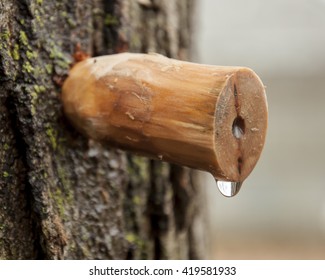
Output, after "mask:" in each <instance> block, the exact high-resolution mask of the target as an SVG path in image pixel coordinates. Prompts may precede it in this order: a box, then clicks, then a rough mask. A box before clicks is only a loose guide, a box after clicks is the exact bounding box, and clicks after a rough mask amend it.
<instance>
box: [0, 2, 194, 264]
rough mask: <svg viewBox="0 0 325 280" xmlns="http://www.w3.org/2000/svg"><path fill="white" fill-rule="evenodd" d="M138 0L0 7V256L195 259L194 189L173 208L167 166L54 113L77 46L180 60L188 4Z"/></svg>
mask: <svg viewBox="0 0 325 280" xmlns="http://www.w3.org/2000/svg"><path fill="white" fill-rule="evenodd" d="M141 2H142V1H131V0H127V1H122V0H115V1H100V0H93V1H90V0H82V1H70V0H69V1H68V0H62V1H39V0H23V1H18V0H15V1H11V0H1V1H0V13H1V22H0V58H1V60H0V81H1V83H0V109H1V110H0V205H1V207H0V258H2V259H36V258H40V259H126V258H129V259H152V258H169V259H171V258H196V257H200V256H199V255H198V254H194V253H191V252H193V251H195V252H196V251H197V252H198V251H199V250H198V248H196V245H195V244H193V243H191V240H192V239H191V238H192V237H191V234H193V232H194V231H193V230H192V227H193V225H194V221H195V220H196V219H197V218H198V217H199V215H198V214H197V213H198V209H196V210H195V211H194V212H191V213H190V214H189V212H187V211H188V210H187V207H188V209H192V208H191V206H190V205H192V204H193V203H194V202H195V199H196V195H199V193H200V192H199V191H198V192H196V193H195V192H194V193H192V196H191V197H188V201H187V203H188V205H185V206H184V207H185V208H183V209H182V210H181V213H180V212H179V211H180V209H181V208H179V207H178V205H177V204H175V203H176V202H177V201H178V200H177V199H176V198H175V197H176V196H177V195H182V194H181V192H179V191H177V190H178V189H179V188H182V187H184V186H181V185H180V184H179V183H175V182H176V179H175V174H174V175H173V176H172V175H171V174H173V172H172V170H173V168H174V167H171V166H170V165H168V164H166V163H161V162H155V161H152V160H149V159H145V158H139V157H135V156H132V155H130V154H126V153H125V152H121V151H118V150H116V149H112V148H109V147H105V146H103V145H101V144H99V143H96V142H94V141H92V140H89V139H86V138H85V137H84V136H82V135H81V134H80V133H79V132H77V131H76V130H75V129H74V128H73V127H72V126H71V125H70V123H69V122H68V121H67V120H66V118H65V116H64V114H63V112H62V106H61V102H60V87H61V83H62V81H63V80H64V77H65V76H66V75H67V74H68V71H69V67H70V64H71V63H72V62H73V60H72V53H73V51H74V48H75V46H76V45H77V44H80V45H81V47H82V49H83V50H84V51H86V52H88V53H89V54H90V55H102V54H111V53H115V52H120V51H124V50H129V51H134V52H140V51H141V52H148V51H155V52H159V53H162V54H165V55H168V56H171V57H178V58H182V59H184V58H186V57H187V54H188V51H189V49H190V44H189V43H190V42H189V33H190V31H189V30H190V25H189V19H188V18H189V16H190V14H191V11H192V7H193V4H192V1H186V0H182V1H176V0H175V1H151V2H150V1H149V2H150V3H151V4H150V5H143V4H142V3H141ZM143 19H146V20H143ZM188 173H189V171H187V173H186V174H187V175H184V176H185V177H186V176H189V174H188ZM189 184H191V183H190V182H189ZM190 211H192V210H190ZM194 213H196V214H195V215H194ZM182 219H184V221H182ZM185 220H186V221H185ZM179 223H180V224H181V223H183V224H184V225H186V226H182V227H179V226H178V225H177V224H179ZM180 240H182V241H181V242H179V241H180Z"/></svg>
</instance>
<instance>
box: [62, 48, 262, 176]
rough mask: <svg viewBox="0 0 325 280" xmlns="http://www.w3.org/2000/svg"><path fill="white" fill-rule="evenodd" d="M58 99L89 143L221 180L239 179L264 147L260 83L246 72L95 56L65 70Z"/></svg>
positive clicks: (152, 58)
mask: <svg viewBox="0 0 325 280" xmlns="http://www.w3.org/2000/svg"><path fill="white" fill-rule="evenodd" d="M62 101H63V106H64V111H65V113H66V115H67V116H68V118H69V119H70V120H71V122H72V123H73V124H74V125H75V126H76V128H77V129H79V130H80V131H81V132H83V133H84V134H85V135H87V136H88V137H90V138H92V139H95V140H98V141H101V142H104V143H108V144H110V145H113V146H116V147H118V148H121V149H125V150H129V151H132V152H134V153H136V154H139V155H145V156H149V157H151V158H155V159H158V160H164V161H168V162H173V163H176V164H180V165H185V166H189V167H192V168H196V169H201V170H205V171H208V172H210V173H211V174H212V175H213V176H214V177H216V178H218V179H222V180H227V181H243V180H244V179H245V178H246V177H247V176H248V175H249V174H250V173H251V171H252V170H253V168H254V166H255V165H256V163H257V160H258V158H259V157H260V154H261V151H262V148H263V145H264V142H265V136H266V129H267V102H266V95H265V91H264V86H263V84H262V82H261V80H260V79H259V78H258V76H257V75H256V74H255V73H254V72H253V71H252V70H250V69H248V68H244V67H221V66H210V65H200V64H195V63H189V62H183V61H178V60H173V59H169V58H166V57H164V56H161V55H158V54H130V53H122V54H116V55H109V56H102V57H94V58H89V59H86V60H85V61H82V62H79V63H77V64H76V65H75V66H74V67H73V68H72V69H71V71H70V74H69V77H68V78H67V80H66V81H65V83H64V85H63V91H62Z"/></svg>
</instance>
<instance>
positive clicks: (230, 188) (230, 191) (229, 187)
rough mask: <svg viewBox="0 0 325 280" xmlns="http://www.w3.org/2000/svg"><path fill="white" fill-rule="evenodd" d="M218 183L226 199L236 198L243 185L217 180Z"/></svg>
mask: <svg viewBox="0 0 325 280" xmlns="http://www.w3.org/2000/svg"><path fill="white" fill-rule="evenodd" d="M216 183H217V187H218V189H219V191H220V192H221V193H222V194H223V195H224V196H226V197H233V196H235V195H236V194H237V193H238V192H239V190H240V188H241V185H242V182H229V181H219V180H218V179H216Z"/></svg>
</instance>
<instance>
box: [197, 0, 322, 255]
mask: <svg viewBox="0 0 325 280" xmlns="http://www.w3.org/2000/svg"><path fill="white" fill-rule="evenodd" d="M197 2H198V4H197V13H196V19H195V21H196V24H197V30H196V34H197V35H196V37H195V43H196V48H197V50H196V58H195V59H196V61H199V62H201V63H206V64H215V65H240V66H247V67H250V68H252V69H253V70H254V71H255V72H256V73H257V74H258V75H259V76H260V78H261V79H262V81H263V83H264V84H265V86H266V87H267V88H266V93H267V98H268V104H269V129H268V135H267V140H266V145H265V148H264V151H263V153H262V157H261V159H260V160H259V162H258V164H257V166H256V168H255V169H254V171H253V172H252V174H251V175H250V177H249V178H248V179H247V180H246V181H245V182H244V184H243V186H242V189H241V191H240V192H239V194H238V195H237V196H236V197H234V198H225V197H223V196H222V195H221V194H220V193H219V192H218V190H217V188H216V185H215V182H214V180H213V178H212V176H210V175H209V174H206V173H200V176H201V179H202V181H203V182H204V184H205V185H206V187H207V192H208V199H209V202H208V205H209V207H210V209H209V211H210V215H209V218H210V224H211V230H212V231H211V232H212V234H213V240H214V241H215V243H214V244H213V246H211V258H217V259H325V170H324V159H325V147H324V146H325V129H324V126H325V87H324V85H325V0H246V1H242V0H200V1H197Z"/></svg>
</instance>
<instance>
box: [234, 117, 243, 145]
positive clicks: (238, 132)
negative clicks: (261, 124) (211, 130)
mask: <svg viewBox="0 0 325 280" xmlns="http://www.w3.org/2000/svg"><path fill="white" fill-rule="evenodd" d="M232 134H233V135H234V136H235V137H236V138H237V139H240V138H241V137H242V136H243V135H244V134H245V121H244V119H243V118H242V117H241V116H237V117H236V118H235V119H234V122H233V123H232Z"/></svg>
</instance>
